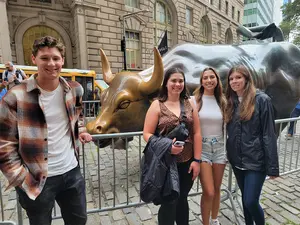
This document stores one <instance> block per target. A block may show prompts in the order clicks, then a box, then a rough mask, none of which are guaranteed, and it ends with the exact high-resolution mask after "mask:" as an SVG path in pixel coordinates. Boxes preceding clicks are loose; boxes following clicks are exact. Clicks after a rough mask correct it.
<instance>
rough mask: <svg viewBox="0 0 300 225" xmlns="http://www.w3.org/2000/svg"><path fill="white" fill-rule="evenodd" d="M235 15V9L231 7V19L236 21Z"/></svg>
mask: <svg viewBox="0 0 300 225" xmlns="http://www.w3.org/2000/svg"><path fill="white" fill-rule="evenodd" d="M234 14H235V8H234V6H232V7H231V18H232V19H234Z"/></svg>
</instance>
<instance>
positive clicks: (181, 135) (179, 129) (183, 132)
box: [166, 101, 189, 141]
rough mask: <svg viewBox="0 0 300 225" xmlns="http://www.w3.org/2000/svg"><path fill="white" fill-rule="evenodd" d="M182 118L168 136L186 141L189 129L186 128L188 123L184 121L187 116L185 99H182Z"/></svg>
mask: <svg viewBox="0 0 300 225" xmlns="http://www.w3.org/2000/svg"><path fill="white" fill-rule="evenodd" d="M180 118H181V122H180V123H179V124H178V125H177V126H176V127H175V128H174V129H173V130H171V131H170V132H169V133H168V134H167V136H166V137H168V138H171V139H174V138H176V141H185V140H186V139H187V138H188V136H189V130H188V129H187V128H186V124H185V122H184V121H186V118H187V117H186V115H185V110H184V103H183V101H180Z"/></svg>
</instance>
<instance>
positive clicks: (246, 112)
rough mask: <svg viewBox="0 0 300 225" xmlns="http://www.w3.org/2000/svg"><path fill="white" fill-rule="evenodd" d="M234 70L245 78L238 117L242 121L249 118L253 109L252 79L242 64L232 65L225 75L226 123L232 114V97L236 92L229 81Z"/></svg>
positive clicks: (235, 95) (253, 91) (234, 96)
mask: <svg viewBox="0 0 300 225" xmlns="http://www.w3.org/2000/svg"><path fill="white" fill-rule="evenodd" d="M234 72H238V73H240V74H242V75H243V76H244V78H245V88H244V92H243V96H242V97H243V99H242V101H241V103H240V105H239V107H240V119H241V120H244V121H247V120H250V119H251V117H252V115H253V112H254V109H255V94H256V88H255V86H254V83H253V79H252V76H251V74H250V72H249V70H248V69H247V68H246V67H244V66H237V67H233V68H231V70H230V71H229V73H228V76H227V89H226V99H227V107H226V111H225V122H226V123H228V122H229V121H230V120H231V119H232V115H233V111H234V99H235V98H237V94H236V92H235V91H233V90H232V88H231V86H230V83H229V77H230V75H231V74H232V73H234Z"/></svg>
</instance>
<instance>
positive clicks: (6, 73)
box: [5, 70, 8, 79]
mask: <svg viewBox="0 0 300 225" xmlns="http://www.w3.org/2000/svg"><path fill="white" fill-rule="evenodd" d="M7 76H8V71H7V70H5V78H6V79H7Z"/></svg>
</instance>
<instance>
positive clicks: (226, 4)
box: [225, 1, 228, 15]
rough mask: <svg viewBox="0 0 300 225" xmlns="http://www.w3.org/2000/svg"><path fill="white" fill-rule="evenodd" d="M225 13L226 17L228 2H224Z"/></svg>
mask: <svg viewBox="0 0 300 225" xmlns="http://www.w3.org/2000/svg"><path fill="white" fill-rule="evenodd" d="M225 12H226V14H227V15H228V2H227V1H226V2H225Z"/></svg>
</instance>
